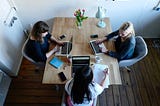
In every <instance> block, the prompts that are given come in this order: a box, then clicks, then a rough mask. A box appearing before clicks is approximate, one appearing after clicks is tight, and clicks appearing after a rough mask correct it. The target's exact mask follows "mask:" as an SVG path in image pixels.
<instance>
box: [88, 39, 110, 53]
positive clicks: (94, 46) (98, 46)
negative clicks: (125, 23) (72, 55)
mask: <svg viewBox="0 0 160 106" xmlns="http://www.w3.org/2000/svg"><path fill="white" fill-rule="evenodd" d="M89 45H90V47H91V49H92V51H93V53H94V54H95V55H98V54H102V52H105V51H107V49H106V47H105V45H104V44H103V43H100V44H97V43H96V40H92V41H90V42H89Z"/></svg>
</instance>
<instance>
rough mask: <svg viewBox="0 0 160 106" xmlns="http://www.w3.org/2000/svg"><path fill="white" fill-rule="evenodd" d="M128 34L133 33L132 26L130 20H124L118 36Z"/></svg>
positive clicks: (126, 35) (127, 35)
mask: <svg viewBox="0 0 160 106" xmlns="http://www.w3.org/2000/svg"><path fill="white" fill-rule="evenodd" d="M130 35H134V28H133V24H132V23H131V22H125V23H123V24H122V26H121V27H120V28H119V36H120V37H122V38H125V37H129V36H130Z"/></svg>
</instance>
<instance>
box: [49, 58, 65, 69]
mask: <svg viewBox="0 0 160 106" xmlns="http://www.w3.org/2000/svg"><path fill="white" fill-rule="evenodd" d="M49 63H50V64H51V65H52V66H54V67H55V68H57V69H59V68H60V67H61V66H62V65H63V61H61V60H60V59H59V58H58V57H56V56H55V57H53V58H52V59H51V60H50V61H49Z"/></svg>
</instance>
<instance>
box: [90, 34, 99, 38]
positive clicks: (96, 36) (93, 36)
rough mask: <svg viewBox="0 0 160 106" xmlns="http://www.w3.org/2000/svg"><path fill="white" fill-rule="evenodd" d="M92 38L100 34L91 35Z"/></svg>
mask: <svg viewBox="0 0 160 106" xmlns="http://www.w3.org/2000/svg"><path fill="white" fill-rule="evenodd" d="M90 37H91V38H98V34H94V35H90Z"/></svg>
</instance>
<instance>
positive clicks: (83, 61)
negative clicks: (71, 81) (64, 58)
mask: <svg viewBox="0 0 160 106" xmlns="http://www.w3.org/2000/svg"><path fill="white" fill-rule="evenodd" d="M89 65H90V56H72V73H71V74H72V77H73V76H74V74H75V72H76V71H78V70H82V69H83V68H84V67H86V66H88V67H89Z"/></svg>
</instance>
